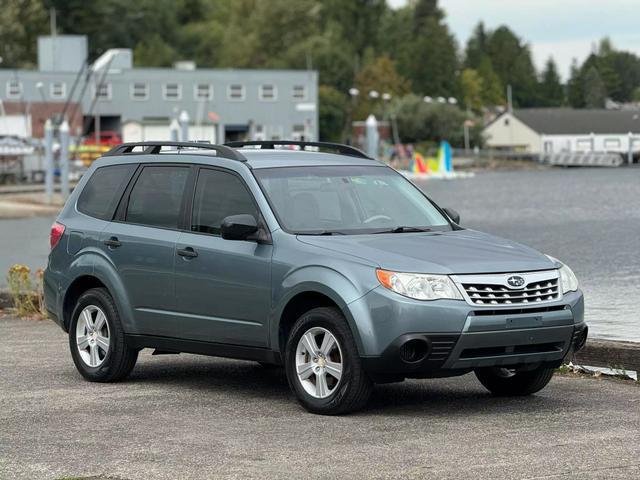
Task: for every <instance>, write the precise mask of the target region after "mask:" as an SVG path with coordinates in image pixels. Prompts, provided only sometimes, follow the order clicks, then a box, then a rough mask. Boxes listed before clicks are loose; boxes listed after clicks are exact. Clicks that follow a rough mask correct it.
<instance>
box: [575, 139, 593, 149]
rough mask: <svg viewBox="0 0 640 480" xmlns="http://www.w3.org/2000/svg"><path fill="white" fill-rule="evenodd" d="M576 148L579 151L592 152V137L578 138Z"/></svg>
mask: <svg viewBox="0 0 640 480" xmlns="http://www.w3.org/2000/svg"><path fill="white" fill-rule="evenodd" d="M576 150H578V151H579V152H590V151H591V139H590V138H583V139H578V140H576Z"/></svg>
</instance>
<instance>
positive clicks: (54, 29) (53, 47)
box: [49, 7, 58, 70]
mask: <svg viewBox="0 0 640 480" xmlns="http://www.w3.org/2000/svg"><path fill="white" fill-rule="evenodd" d="M56 23H57V19H56V9H55V8H53V7H52V8H50V9H49V26H50V28H51V53H52V55H51V58H52V60H53V69H54V70H56V46H57V45H56V43H57V29H58V27H57V25H56Z"/></svg>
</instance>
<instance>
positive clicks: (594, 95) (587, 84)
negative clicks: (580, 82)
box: [584, 67, 607, 108]
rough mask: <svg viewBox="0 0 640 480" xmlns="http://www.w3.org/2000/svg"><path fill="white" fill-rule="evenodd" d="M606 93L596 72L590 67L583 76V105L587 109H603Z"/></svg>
mask: <svg viewBox="0 0 640 480" xmlns="http://www.w3.org/2000/svg"><path fill="white" fill-rule="evenodd" d="M606 96H607V91H606V87H605V84H604V82H603V81H602V78H601V77H600V74H599V73H598V70H597V69H596V68H595V67H591V68H590V69H589V70H587V72H586V73H585V75H584V105H585V107H587V108H603V107H604V101H605V99H606Z"/></svg>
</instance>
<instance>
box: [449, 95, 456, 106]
mask: <svg viewBox="0 0 640 480" xmlns="http://www.w3.org/2000/svg"><path fill="white" fill-rule="evenodd" d="M447 101H448V102H449V103H450V104H451V105H456V104H457V103H458V99H457V98H455V97H449V98H448V99H447Z"/></svg>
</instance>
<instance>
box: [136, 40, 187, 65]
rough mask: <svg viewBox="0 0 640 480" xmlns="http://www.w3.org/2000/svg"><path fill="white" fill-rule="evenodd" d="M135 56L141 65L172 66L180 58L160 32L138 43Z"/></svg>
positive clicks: (137, 62)
mask: <svg viewBox="0 0 640 480" xmlns="http://www.w3.org/2000/svg"><path fill="white" fill-rule="evenodd" d="M133 58H134V60H135V63H136V65H137V66H139V67H170V66H171V65H173V62H175V61H176V60H178V57H177V53H176V51H175V50H174V48H173V47H171V46H170V45H167V43H166V42H165V41H164V40H163V39H162V37H161V36H160V35H159V34H155V35H152V36H150V37H149V38H148V39H145V40H143V41H142V42H140V43H138V45H137V46H136V48H135V50H134V52H133Z"/></svg>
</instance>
